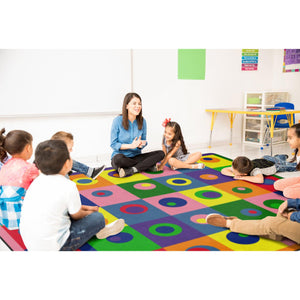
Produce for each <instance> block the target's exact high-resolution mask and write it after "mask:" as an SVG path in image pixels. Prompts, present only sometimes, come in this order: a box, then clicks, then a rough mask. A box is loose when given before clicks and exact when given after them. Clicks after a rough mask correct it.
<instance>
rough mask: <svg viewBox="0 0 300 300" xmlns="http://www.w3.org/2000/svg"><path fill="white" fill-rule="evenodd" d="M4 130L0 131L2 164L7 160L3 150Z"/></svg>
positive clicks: (0, 157) (0, 159) (0, 158)
mask: <svg viewBox="0 0 300 300" xmlns="http://www.w3.org/2000/svg"><path fill="white" fill-rule="evenodd" d="M4 133H5V128H2V129H1V130H0V161H1V162H2V163H3V162H4V161H5V159H6V158H7V152H6V150H5V149H4V142H5V135H4Z"/></svg>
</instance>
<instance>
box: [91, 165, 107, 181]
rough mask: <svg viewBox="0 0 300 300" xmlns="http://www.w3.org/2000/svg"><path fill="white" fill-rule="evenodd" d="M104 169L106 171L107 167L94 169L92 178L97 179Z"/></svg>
mask: <svg viewBox="0 0 300 300" xmlns="http://www.w3.org/2000/svg"><path fill="white" fill-rule="evenodd" d="M104 169H105V165H103V166H101V167H100V168H94V171H93V173H92V175H91V178H92V179H96V178H97V177H98V176H99V175H100V174H101V173H102V171H103V170H104Z"/></svg>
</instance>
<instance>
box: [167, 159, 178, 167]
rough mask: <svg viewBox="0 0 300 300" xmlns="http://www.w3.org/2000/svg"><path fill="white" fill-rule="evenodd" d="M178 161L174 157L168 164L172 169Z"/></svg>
mask: <svg viewBox="0 0 300 300" xmlns="http://www.w3.org/2000/svg"><path fill="white" fill-rule="evenodd" d="M175 161H176V159H175V158H174V157H171V158H169V160H168V164H169V165H170V166H171V167H172V166H173V165H174V163H175Z"/></svg>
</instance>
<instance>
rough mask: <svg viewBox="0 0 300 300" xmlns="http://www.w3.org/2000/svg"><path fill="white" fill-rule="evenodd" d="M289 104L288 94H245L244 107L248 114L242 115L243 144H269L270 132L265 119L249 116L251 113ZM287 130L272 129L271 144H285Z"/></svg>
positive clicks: (260, 116)
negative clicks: (285, 103) (282, 103)
mask: <svg viewBox="0 0 300 300" xmlns="http://www.w3.org/2000/svg"><path fill="white" fill-rule="evenodd" d="M279 102H289V93H288V92H246V93H245V101H244V107H245V109H247V110H249V114H246V115H244V122H243V143H246V144H253V145H258V146H264V145H267V144H269V143H270V131H269V130H268V126H267V120H266V117H265V116H263V115H253V114H252V115H251V110H252V111H264V110H266V108H270V107H274V105H275V104H276V103H279ZM286 138H287V130H286V129H282V128H280V129H276V128H275V129H274V136H273V144H279V143H284V142H286Z"/></svg>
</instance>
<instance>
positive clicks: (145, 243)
mask: <svg viewBox="0 0 300 300" xmlns="http://www.w3.org/2000/svg"><path fill="white" fill-rule="evenodd" d="M88 243H89V244H90V245H91V246H92V247H93V248H94V249H95V250H97V251H153V250H157V249H160V248H161V246H159V245H157V244H156V243H154V242H152V241H151V240H149V239H148V238H147V237H145V236H144V235H142V234H141V233H139V232H138V231H136V230H134V229H133V228H131V227H130V226H125V227H124V229H123V231H122V232H120V233H119V234H117V235H114V236H110V237H108V238H106V239H103V240H99V239H97V238H96V237H94V238H92V239H91V240H90V241H89V242H88Z"/></svg>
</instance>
